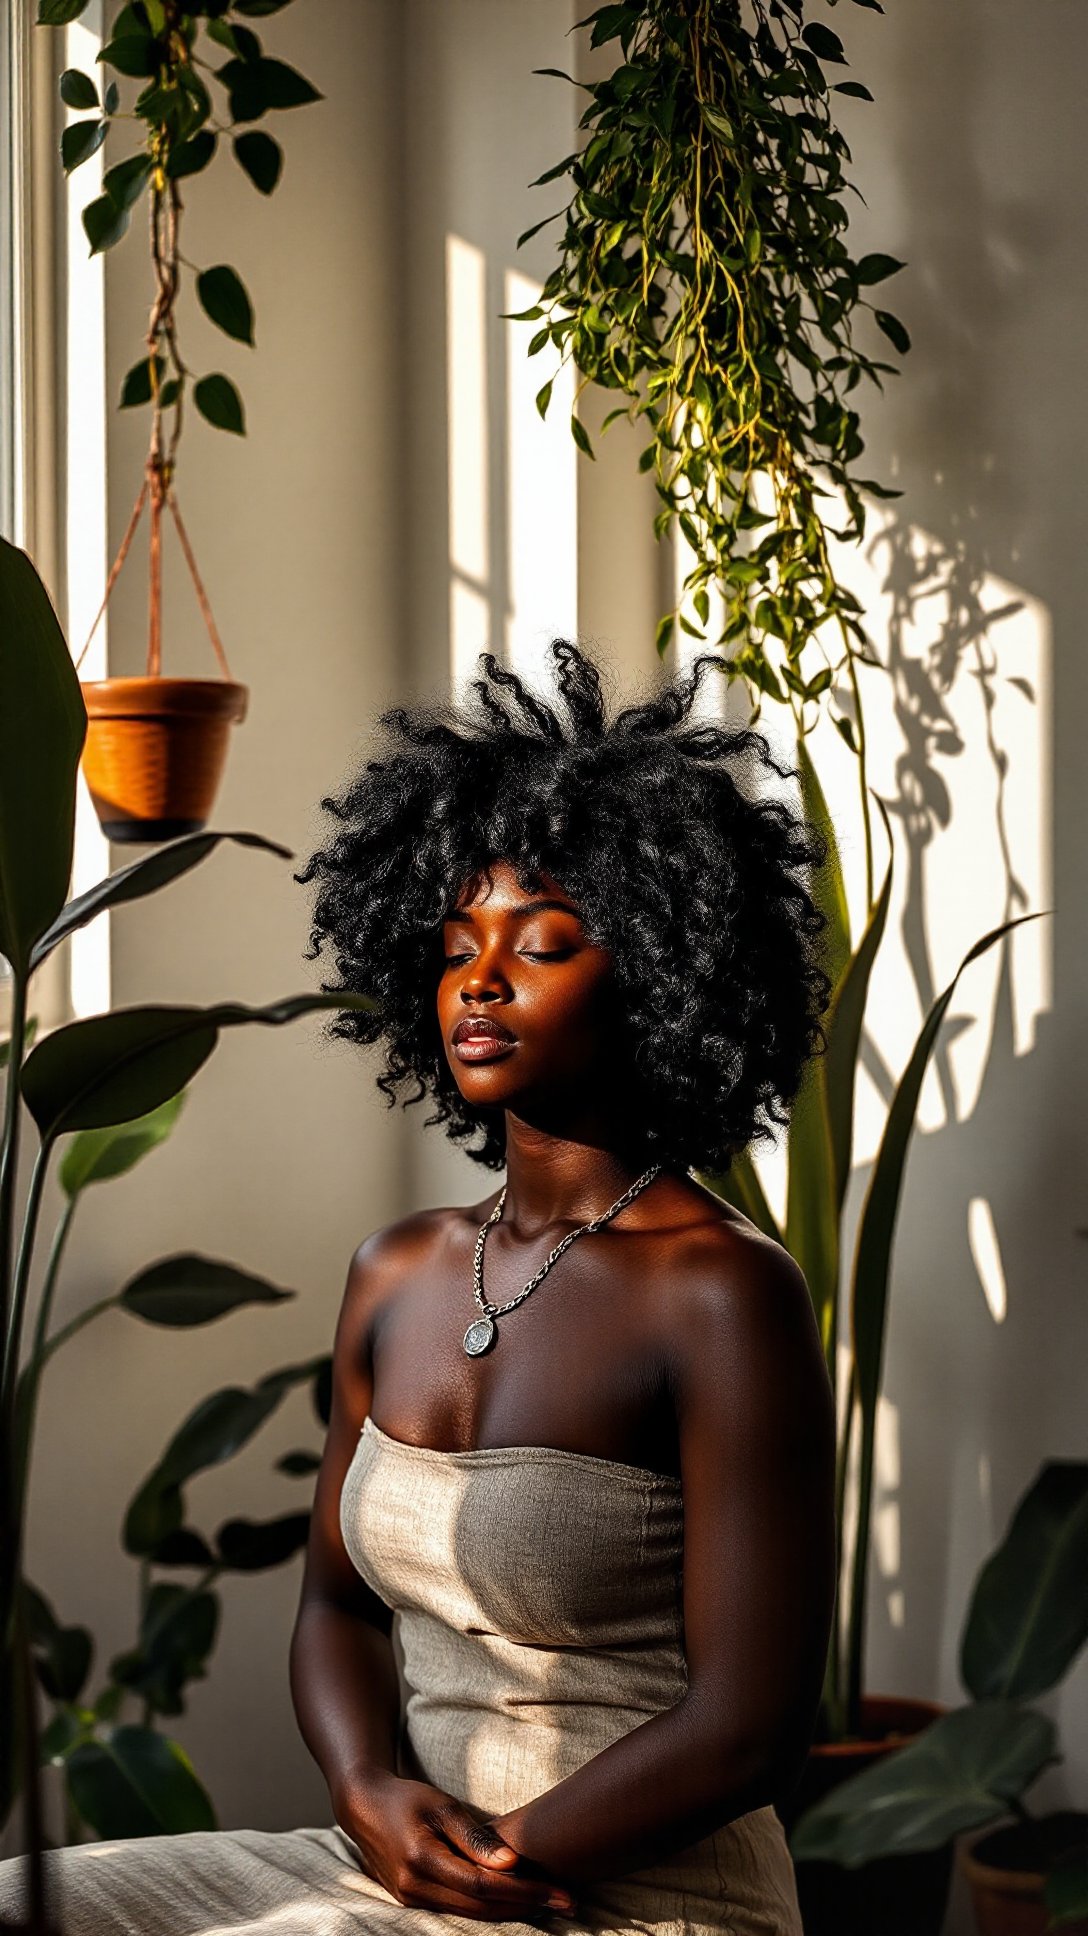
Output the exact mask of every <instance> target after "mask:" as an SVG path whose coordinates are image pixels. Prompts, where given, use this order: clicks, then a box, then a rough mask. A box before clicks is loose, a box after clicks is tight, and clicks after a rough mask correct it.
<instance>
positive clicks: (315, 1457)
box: [276, 1451, 321, 1479]
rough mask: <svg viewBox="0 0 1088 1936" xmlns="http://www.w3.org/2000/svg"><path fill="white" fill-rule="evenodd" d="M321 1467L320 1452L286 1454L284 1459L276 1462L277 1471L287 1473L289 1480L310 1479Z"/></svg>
mask: <svg viewBox="0 0 1088 1936" xmlns="http://www.w3.org/2000/svg"><path fill="white" fill-rule="evenodd" d="M320 1466H321V1455H320V1453H319V1452H305V1451H299V1452H285V1453H284V1455H283V1457H282V1459H277V1460H276V1471H277V1472H285V1473H286V1474H287V1476H288V1478H289V1479H308V1478H309V1477H310V1475H311V1474H312V1473H314V1472H317V1471H318V1470H319V1469H320Z"/></svg>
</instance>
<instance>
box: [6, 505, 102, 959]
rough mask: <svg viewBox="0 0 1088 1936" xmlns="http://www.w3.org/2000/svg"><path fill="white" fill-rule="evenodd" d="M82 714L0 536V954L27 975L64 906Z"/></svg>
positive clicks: (46, 610)
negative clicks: (32, 957)
mask: <svg viewBox="0 0 1088 1936" xmlns="http://www.w3.org/2000/svg"><path fill="white" fill-rule="evenodd" d="M86 733H87V713H86V709H85V707H84V704H83V695H82V693H81V691H80V688H79V679H78V677H77V675H76V669H75V667H74V665H73V664H72V658H71V654H70V652H69V650H68V647H67V645H66V644H65V640H64V634H63V632H62V631H61V629H60V626H59V624H58V623H57V615H56V613H55V612H54V610H53V607H52V605H51V604H50V602H49V597H48V594H47V592H46V589H45V586H44V585H43V584H42V581H41V579H40V578H39V576H38V574H37V572H36V571H35V569H34V566H33V565H32V564H31V562H30V559H29V558H28V557H27V555H26V553H25V551H20V550H19V549H18V548H17V547H16V546H15V545H12V544H8V542H7V540H6V539H4V538H0V955H4V956H5V957H6V958H7V960H8V961H9V962H10V963H11V965H12V967H13V968H14V969H15V970H16V971H17V972H19V973H23V972H25V970H26V968H27V966H28V964H29V960H30V951H31V949H32V947H33V946H34V943H35V941H37V939H38V937H39V935H41V934H43V933H44V932H45V930H46V929H47V928H48V926H49V924H50V922H51V921H53V920H55V919H56V916H57V913H58V911H59V909H60V908H62V907H63V906H64V900H65V896H66V894H67V892H68V880H69V876H70V874H71V871H72V835H73V829H74V826H75V800H76V775H77V772H78V770H79V758H80V754H81V753H82V751H83V741H84V739H85V737H86Z"/></svg>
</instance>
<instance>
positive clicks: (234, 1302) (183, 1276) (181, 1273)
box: [117, 1251, 298, 1326]
mask: <svg viewBox="0 0 1088 1936" xmlns="http://www.w3.org/2000/svg"><path fill="white" fill-rule="evenodd" d="M297 1295H298V1293H297V1292H296V1291H281V1290H279V1289H278V1288H277V1286H276V1285H275V1284H270V1283H269V1282H268V1280H267V1278H264V1277H255V1276H253V1274H252V1273H251V1272H250V1271H244V1270H239V1269H238V1266H237V1265H236V1264H230V1263H227V1261H226V1260H225V1259H224V1258H222V1257H201V1256H199V1255H198V1254H197V1253H196V1252H195V1251H178V1252H177V1253H176V1255H174V1256H172V1257H163V1258H160V1260H159V1262H158V1263H156V1264H151V1265H149V1267H148V1268H147V1270H143V1271H140V1273H139V1275H138V1276H136V1277H132V1278H130V1279H129V1281H128V1283H127V1284H126V1285H125V1288H124V1290H123V1291H122V1292H121V1295H120V1297H119V1298H118V1300H117V1302H118V1304H119V1305H120V1307H121V1309H122V1310H123V1311H131V1312H132V1314H133V1316H134V1317H138V1318H143V1319H144V1321H145V1323H147V1324H166V1325H172V1326H182V1325H197V1324H211V1323H213V1322H214V1320H215V1319H216V1318H222V1317H226V1315H227V1313H228V1312H230V1311H237V1310H240V1309H241V1307H242V1306H243V1305H245V1304H284V1303H286V1302H287V1300H288V1299H289V1298H292V1297H296V1296H297Z"/></svg>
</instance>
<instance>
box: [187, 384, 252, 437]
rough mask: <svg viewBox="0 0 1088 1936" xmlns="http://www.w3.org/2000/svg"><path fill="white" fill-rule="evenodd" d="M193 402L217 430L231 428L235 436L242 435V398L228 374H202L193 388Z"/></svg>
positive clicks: (243, 424)
mask: <svg viewBox="0 0 1088 1936" xmlns="http://www.w3.org/2000/svg"><path fill="white" fill-rule="evenodd" d="M193 402H194V403H195V404H196V407H197V409H198V410H199V412H200V414H201V416H202V417H206V418H207V420H208V422H209V423H210V424H214V425H215V427H216V429H217V430H232V431H233V432H234V433H235V435H236V436H238V437H244V435H245V428H246V421H245V412H244V410H243V408H242V399H241V397H240V396H239V395H238V392H237V390H236V389H235V387H234V385H233V383H232V382H231V380H230V378H229V376H223V375H222V373H221V372H217V373H216V375H214V376H202V377H201V379H200V381H199V383H197V384H196V385H195V387H194V389H193Z"/></svg>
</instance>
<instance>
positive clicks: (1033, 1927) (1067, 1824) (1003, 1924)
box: [959, 1810, 1088, 1936]
mask: <svg viewBox="0 0 1088 1936" xmlns="http://www.w3.org/2000/svg"><path fill="white" fill-rule="evenodd" d="M1038 1829H1039V1832H1040V1835H1041V1837H1042V1839H1043V1842H1044V1845H1045V1847H1046V1848H1047V1849H1048V1850H1052V1851H1053V1854H1054V1856H1055V1858H1056V1857H1058V1856H1059V1855H1060V1854H1061V1853H1063V1852H1064V1851H1065V1850H1067V1849H1071V1848H1072V1847H1073V1846H1076V1844H1077V1843H1078V1841H1079V1843H1080V1845H1081V1846H1082V1847H1083V1846H1084V1845H1085V1843H1088V1815H1084V1814H1081V1813H1079V1812H1077V1811H1076V1810H1060V1811H1058V1812H1056V1813H1055V1814H1053V1815H1045V1816H1043V1817H1041V1818H1040V1820H1039V1822H1038ZM1034 1859H1035V1860H1036V1861H1038V1856H1037V1855H1036V1856H1035V1858H1034ZM959 1861H960V1867H961V1868H962V1870H963V1872H964V1874H965V1875H966V1877H967V1880H968V1883H969V1884H970V1888H971V1900H972V1902H973V1904H974V1910H975V1923H976V1925H977V1928H978V1932H979V1936H1045V1932H1046V1928H1047V1924H1048V1922H1049V1920H1050V1911H1049V1909H1048V1908H1047V1906H1046V1903H1045V1902H1044V1901H1043V1888H1044V1882H1045V1877H1044V1875H1043V1872H1042V1871H1041V1870H1038V1869H1036V1868H1034V1867H1033V1866H1032V1859H1031V1858H1030V1857H1029V1856H1028V1854H1027V1853H1026V1851H1025V1841H1024V1830H1023V1828H1022V1827H1021V1826H1020V1824H1019V1823H1012V1824H1010V1825H1008V1826H1004V1827H1001V1828H992V1829H987V1830H985V1831H984V1832H983V1833H982V1834H981V1835H976V1836H975V1837H974V1839H973V1840H972V1841H970V1842H964V1843H962V1844H961V1845H960V1853H959ZM1051 1936H1088V1922H1086V1921H1080V1922H1075V1923H1062V1924H1061V1926H1060V1930H1058V1931H1053V1932H1051Z"/></svg>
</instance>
